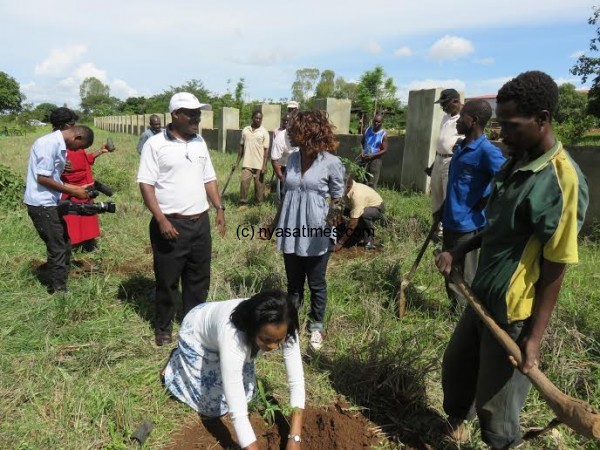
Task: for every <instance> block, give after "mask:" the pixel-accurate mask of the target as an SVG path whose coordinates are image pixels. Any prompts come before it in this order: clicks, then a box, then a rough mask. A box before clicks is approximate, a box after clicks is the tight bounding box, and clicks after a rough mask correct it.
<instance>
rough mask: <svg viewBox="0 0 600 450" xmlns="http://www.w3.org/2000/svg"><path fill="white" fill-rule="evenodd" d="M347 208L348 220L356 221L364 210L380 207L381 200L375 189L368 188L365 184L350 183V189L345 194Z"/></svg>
mask: <svg viewBox="0 0 600 450" xmlns="http://www.w3.org/2000/svg"><path fill="white" fill-rule="evenodd" d="M346 199H347V200H348V206H349V207H350V218H351V219H358V218H360V216H362V215H363V213H364V212H365V208H371V207H374V206H381V205H382V204H383V199H382V198H381V195H379V194H378V193H377V192H376V191H375V189H373V188H370V187H369V186H367V185H366V184H362V183H357V182H356V181H355V182H353V183H352V188H350V190H349V191H348V194H346Z"/></svg>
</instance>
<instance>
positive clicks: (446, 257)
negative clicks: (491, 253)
mask: <svg viewBox="0 0 600 450" xmlns="http://www.w3.org/2000/svg"><path fill="white" fill-rule="evenodd" d="M484 233H485V231H483V232H481V233H479V234H476V235H475V236H473V237H472V238H471V239H469V240H468V241H466V242H465V243H463V244H461V245H457V246H456V247H454V248H452V249H450V250H448V251H446V252H442V253H440V254H438V255H437V256H436V257H435V265H436V266H437V268H438V270H439V271H440V272H441V273H442V274H444V275H446V276H448V275H450V271H451V270H452V261H453V260H454V259H460V258H461V257H462V256H464V255H466V254H467V253H469V252H471V251H473V250H476V249H478V248H480V247H481V242H482V239H483V235H484Z"/></svg>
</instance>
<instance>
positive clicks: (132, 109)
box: [119, 97, 148, 115]
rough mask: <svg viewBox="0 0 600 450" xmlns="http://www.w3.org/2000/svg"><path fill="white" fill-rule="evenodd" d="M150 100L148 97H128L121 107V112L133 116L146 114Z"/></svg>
mask: <svg viewBox="0 0 600 450" xmlns="http://www.w3.org/2000/svg"><path fill="white" fill-rule="evenodd" d="M147 103H148V100H147V99H146V97H128V98H127V99H125V101H124V102H122V103H121V105H120V108H119V109H120V112H122V113H124V114H127V115H132V114H145V113H146V107H147Z"/></svg>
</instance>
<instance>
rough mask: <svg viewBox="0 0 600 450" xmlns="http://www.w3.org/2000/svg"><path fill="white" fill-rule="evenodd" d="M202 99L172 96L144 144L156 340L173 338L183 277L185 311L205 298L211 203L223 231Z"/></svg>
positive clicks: (141, 175)
mask: <svg viewBox="0 0 600 450" xmlns="http://www.w3.org/2000/svg"><path fill="white" fill-rule="evenodd" d="M203 106H205V105H202V104H201V103H200V102H199V101H198V99H197V98H196V97H195V96H194V95H193V94H190V93H188V92H179V93H177V94H175V95H173V97H172V98H171V101H170V103H169V111H170V112H171V119H172V122H171V123H170V124H169V125H168V126H167V127H165V129H164V130H163V131H162V132H161V133H158V134H156V135H154V136H152V137H151V138H149V139H148V140H147V141H146V143H145V144H144V146H143V148H142V155H141V158H140V167H139V170H138V176H137V181H138V183H139V185H140V190H141V192H142V197H143V199H144V203H145V204H146V206H147V207H148V209H149V210H150V212H151V213H152V220H151V221H150V241H151V243H152V252H153V254H154V276H155V279H156V306H155V323H154V330H155V341H156V345H158V346H162V345H164V344H170V343H171V342H172V330H173V324H172V322H173V318H174V316H175V300H176V298H177V287H178V285H179V280H180V279H181V290H182V292H181V297H182V300H183V313H184V315H185V314H187V313H188V312H189V311H190V310H191V309H192V308H193V307H195V306H197V305H199V304H200V303H204V302H205V301H206V297H207V295H208V288H209V285H210V262H211V246H212V242H211V236H210V220H209V217H208V210H209V203H208V201H207V199H208V200H210V202H211V203H212V204H213V205H215V207H216V210H217V212H216V215H217V216H216V226H217V229H218V230H219V233H220V234H221V236H224V235H225V214H224V211H225V207H224V206H223V204H222V203H221V199H220V197H219V191H218V189H217V177H216V174H215V170H214V168H213V165H212V162H211V159H210V155H209V153H208V148H207V146H206V143H205V142H204V140H203V139H202V137H201V136H200V135H199V134H198V131H199V124H200V114H201V108H202V107H203Z"/></svg>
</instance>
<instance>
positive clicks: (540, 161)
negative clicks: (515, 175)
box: [517, 141, 563, 173]
mask: <svg viewBox="0 0 600 450" xmlns="http://www.w3.org/2000/svg"><path fill="white" fill-rule="evenodd" d="M562 150H563V145H562V142H560V141H556V142H555V143H554V145H553V146H552V148H551V149H550V150H548V151H547V152H544V154H542V155H541V156H538V157H537V158H536V159H534V160H533V161H531V162H530V163H529V164H526V165H524V166H523V167H521V168H519V169H517V171H522V172H525V171H530V172H534V173H535V172H539V171H540V170H542V169H543V168H544V167H546V166H547V165H548V164H549V163H550V161H551V160H552V159H553V158H554V157H555V156H556V155H558V153H560V152H561V151H562Z"/></svg>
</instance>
